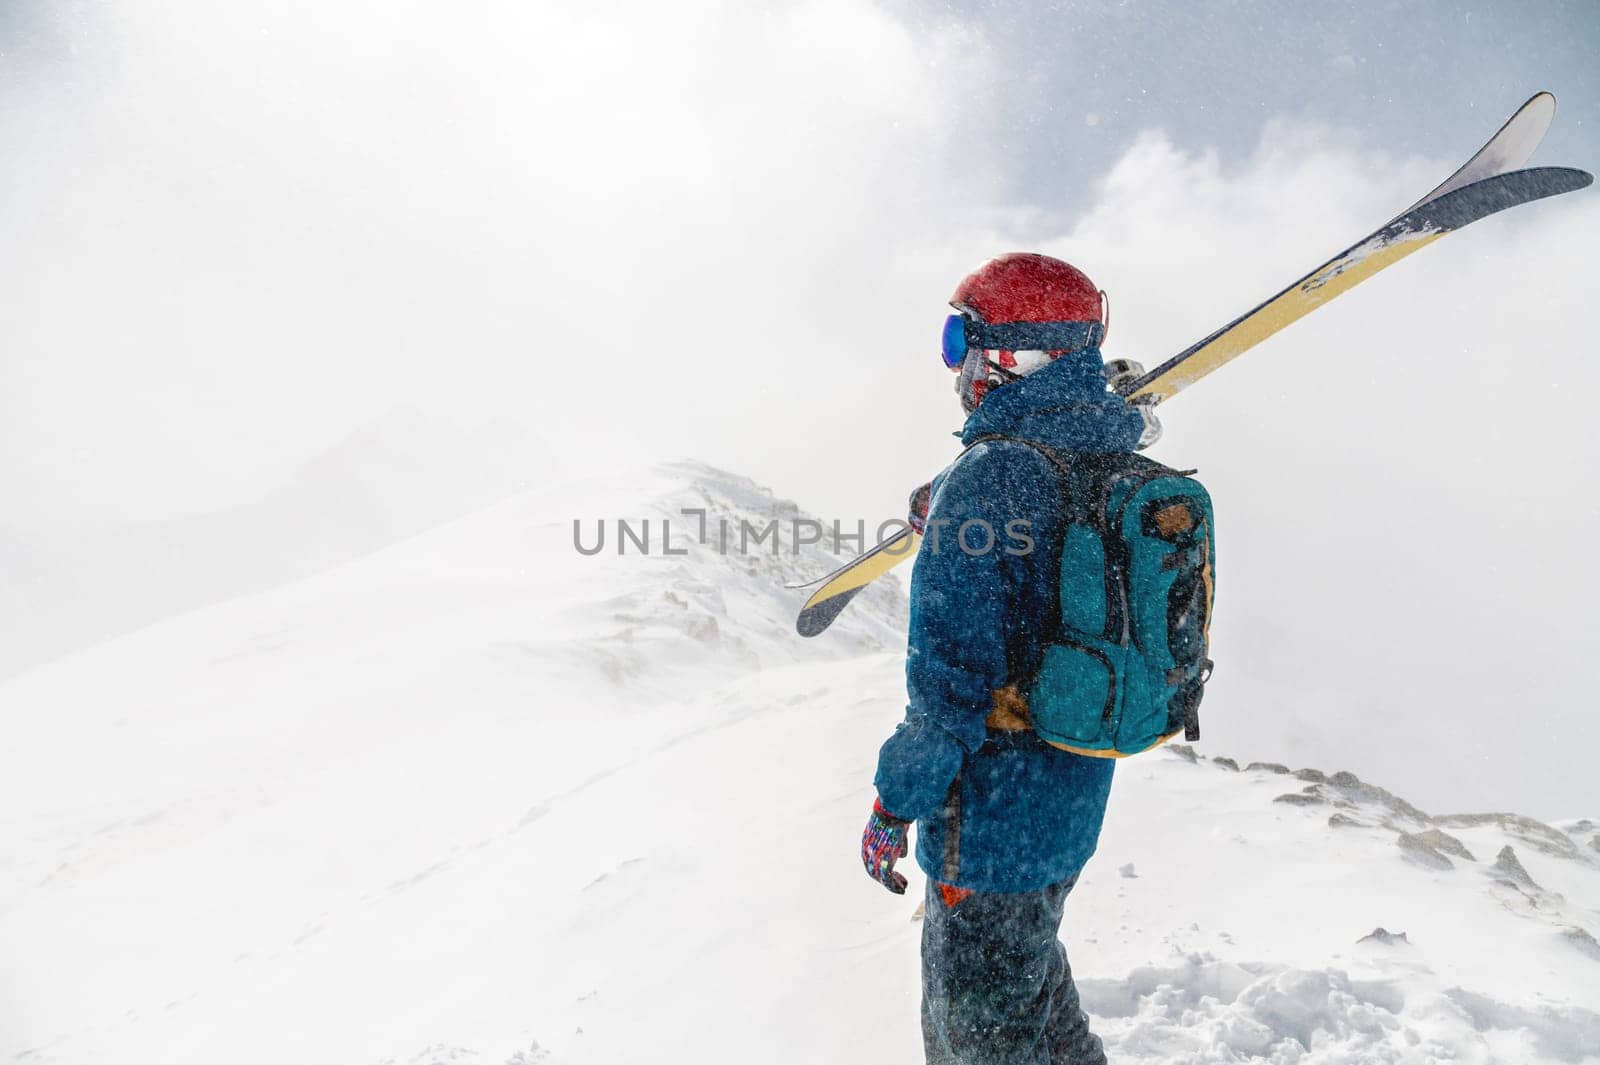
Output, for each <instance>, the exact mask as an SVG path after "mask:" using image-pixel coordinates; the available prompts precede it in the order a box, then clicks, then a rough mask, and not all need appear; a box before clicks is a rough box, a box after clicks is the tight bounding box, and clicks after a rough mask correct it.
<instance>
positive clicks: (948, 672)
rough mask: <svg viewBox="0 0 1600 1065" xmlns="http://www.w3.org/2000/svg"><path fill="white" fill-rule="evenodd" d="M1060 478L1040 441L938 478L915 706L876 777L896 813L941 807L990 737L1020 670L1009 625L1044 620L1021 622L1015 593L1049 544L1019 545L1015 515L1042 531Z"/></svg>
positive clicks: (921, 565)
mask: <svg viewBox="0 0 1600 1065" xmlns="http://www.w3.org/2000/svg"><path fill="white" fill-rule="evenodd" d="M1041 467H1042V469H1041ZM1054 476H1055V474H1054V472H1053V469H1052V468H1051V467H1050V466H1049V465H1048V462H1047V460H1045V459H1044V458H1043V457H1042V456H1040V455H1039V454H1038V453H1037V452H1036V451H1034V450H1033V449H1032V448H1029V447H1026V446H1025V445H1019V444H1007V443H1003V442H995V443H986V444H982V445H980V446H979V447H977V448H974V449H973V450H972V451H970V452H968V453H967V454H966V455H965V456H963V458H962V459H960V460H959V461H958V462H957V463H956V464H955V465H954V466H952V467H951V468H950V470H948V471H947V472H946V474H945V475H944V477H943V478H942V480H941V482H940V484H939V485H937V486H936V491H935V493H934V498H933V500H932V503H931V506H930V508H929V512H928V531H927V533H925V534H924V537H923V542H922V547H921V550H920V551H919V552H918V554H917V559H916V567H915V569H914V570H913V571H912V575H911V627H910V639H909V646H908V648H907V653H906V691H907V695H908V697H909V705H908V706H907V707H906V716H905V720H904V721H903V722H902V723H901V724H900V725H899V726H898V727H897V728H896V729H895V731H894V733H893V734H892V735H891V736H890V737H889V739H888V740H887V741H886V742H885V743H884V745H883V747H882V748H881V749H880V751H879V753H878V772H877V775H876V777H875V779H874V783H875V784H876V785H877V788H878V795H879V798H880V799H881V800H882V802H883V806H884V808H885V809H887V810H888V811H890V812H891V813H892V814H894V815H895V816H896V817H901V818H904V819H906V820H908V821H916V820H921V819H923V818H925V817H927V816H929V815H931V814H933V813H934V812H936V811H937V810H938V809H939V808H940V807H941V806H942V805H943V803H944V800H945V795H946V793H947V792H948V791H949V788H950V783H951V781H953V780H954V779H955V777H956V774H957V773H958V772H959V771H960V769H961V765H962V762H963V760H964V759H965V757H966V756H967V755H968V754H969V753H971V752H973V751H976V750H977V749H978V748H979V747H981V746H982V745H983V742H984V738H985V726H984V722H985V719H986V718H987V717H988V715H989V711H990V709H991V706H992V700H993V695H992V693H993V691H994V690H995V689H996V688H1000V687H1003V686H1004V685H1005V684H1006V683H1007V682H1008V680H1009V679H1010V678H1009V677H1008V675H1007V674H1008V661H1010V660H1014V657H1013V658H1008V654H1007V647H1008V642H1009V641H1008V632H1009V633H1015V632H1016V631H1017V623H1018V621H1019V620H1020V621H1022V623H1023V627H1024V628H1025V629H1032V630H1035V631H1036V630H1037V629H1038V628H1039V627H1040V626H1038V625H1036V624H1031V623H1030V619H1027V618H1020V619H1019V616H1018V611H1017V609H1016V608H1017V607H1018V605H1019V604H1018V595H1017V590H1018V589H1019V588H1020V587H1021V586H1022V582H1024V581H1025V580H1027V579H1028V576H1029V574H1030V573H1032V572H1036V569H1035V565H1034V564H1035V563H1036V562H1037V561H1038V559H1037V558H1036V557H1034V556H1036V555H1037V554H1038V552H1040V551H1041V550H1042V549H1045V548H1046V544H1045V543H1043V542H1039V541H1038V538H1037V535H1036V536H1035V540H1036V542H1035V543H1034V544H1033V552H1034V555H1033V556H1024V555H1018V554H1016V553H1015V552H1016V551H1017V550H1020V549H1021V547H1022V543H1021V541H1020V540H1019V539H1017V538H1015V537H1014V536H1012V535H1010V534H1009V533H1008V523H1011V522H1013V521H1014V520H1017V519H1022V520H1025V521H1029V522H1030V528H1032V526H1033V522H1032V518H1033V515H1034V514H1035V513H1036V512H1037V510H1038V508H1039V504H1040V495H1041V493H1045V492H1048V493H1050V495H1051V497H1052V498H1053V497H1055V494H1056V493H1057V492H1059V488H1058V487H1057V486H1055V485H1054V484H1053V483H1052V478H1054ZM963 529H965V530H966V532H965V534H964V535H963V533H962V530H963ZM991 530H992V532H993V543H992V544H988V541H989V532H990V531H991ZM1035 532H1037V530H1035ZM963 544H965V546H966V548H967V549H963ZM986 544H987V545H988V550H977V549H979V548H983V547H984V546H985V545H986ZM1008 548H1010V549H1011V551H1009V552H1008V550H1007V549H1008Z"/></svg>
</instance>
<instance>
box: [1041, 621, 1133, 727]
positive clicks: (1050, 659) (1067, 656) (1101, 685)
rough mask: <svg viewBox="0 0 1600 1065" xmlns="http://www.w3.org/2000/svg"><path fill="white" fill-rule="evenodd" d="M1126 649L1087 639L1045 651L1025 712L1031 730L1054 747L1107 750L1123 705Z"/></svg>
mask: <svg viewBox="0 0 1600 1065" xmlns="http://www.w3.org/2000/svg"><path fill="white" fill-rule="evenodd" d="M1124 654H1125V650H1124V648H1121V647H1118V646H1117V645H1115V644H1112V643H1108V642H1107V641H1104V640H1096V639H1093V638H1090V637H1079V638H1076V639H1073V638H1068V639H1064V640H1063V641H1062V642H1060V643H1053V644H1050V645H1049V646H1048V647H1046V648H1045V651H1044V658H1043V660H1042V661H1041V662H1040V664H1039V672H1038V674H1037V675H1036V676H1035V677H1034V681H1033V685H1032V686H1031V687H1030V688H1029V689H1028V708H1029V713H1030V714H1031V716H1032V721H1033V730H1034V731H1035V732H1037V733H1038V734H1039V736H1040V738H1041V739H1043V740H1044V741H1045V742H1046V743H1051V744H1054V745H1056V746H1058V747H1060V746H1065V747H1071V748H1082V749H1084V750H1089V751H1109V750H1110V749H1111V747H1112V739H1113V737H1114V736H1115V735H1116V729H1117V714H1118V710H1119V706H1120V703H1121V694H1122V693H1121V691H1120V686H1119V684H1118V678H1119V677H1120V676H1121V675H1122V672H1123V669H1122V665H1123V662H1122V659H1123V657H1124Z"/></svg>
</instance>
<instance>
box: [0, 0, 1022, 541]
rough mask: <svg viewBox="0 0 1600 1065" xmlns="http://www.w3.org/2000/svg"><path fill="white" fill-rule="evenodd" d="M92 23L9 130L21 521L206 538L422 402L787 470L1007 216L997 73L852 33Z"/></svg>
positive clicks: (547, 20) (532, 22)
mask: <svg viewBox="0 0 1600 1065" xmlns="http://www.w3.org/2000/svg"><path fill="white" fill-rule="evenodd" d="M98 12H99V17H100V18H101V19H102V21H101V22H99V23H96V24H93V25H90V26H86V27H77V28H76V29H75V31H74V32H75V33H76V34H77V35H78V37H79V38H80V40H79V43H81V44H82V50H81V55H82V56H83V57H86V58H82V59H81V60H79V61H72V60H66V61H62V62H60V63H55V64H42V65H41V66H40V68H39V70H38V71H37V72H36V76H35V79H34V80H33V81H31V82H29V83H28V84H26V85H25V86H21V87H19V88H17V89H16V93H15V94H14V95H13V96H12V102H13V106H12V107H11V108H9V109H8V110H7V112H6V119H5V121H6V123H7V132H8V133H9V134H10V138H9V139H10V141H11V142H12V144H13V145H14V146H15V148H14V150H13V151H11V152H9V153H8V155H7V157H6V159H5V161H4V162H3V163H0V188H3V189H4V190H5V191H6V192H7V193H8V199H9V202H12V203H14V204H18V205H21V209H20V210H18V211H16V212H13V213H11V214H9V215H8V216H7V218H6V219H5V220H4V221H3V222H0V238H3V239H4V240H5V243H6V247H7V255H6V256H5V257H4V259H3V261H0V284H3V285H4V289H5V291H6V292H7V293H8V294H9V313H8V314H7V315H6V319H5V322H4V326H5V329H4V334H3V335H4V339H5V347H6V351H7V355H6V364H7V375H8V382H7V383H8V387H7V389H6V390H5V393H4V396H3V397H0V424H3V425H4V429H3V430H0V432H3V433H4V434H5V435H4V438H3V443H4V444H5V445H6V446H5V448H4V454H5V455H6V456H7V459H6V460H5V461H4V462H3V463H0V494H3V497H4V498H5V500H6V503H5V512H4V515H3V516H4V518H7V519H10V520H12V521H14V522H22V523H35V524H37V523H48V522H50V521H57V520H65V519H70V520H80V521H110V520H116V519H118V518H121V517H127V516H131V515H149V516H156V515H163V514H165V513H168V512H170V511H173V510H181V509H185V508H190V509H193V508H203V507H205V506H208V505H214V504H215V503H216V502H217V501H218V498H219V497H220V496H225V495H227V494H228V493H229V492H230V491H234V490H239V486H240V485H241V484H250V483H251V476H252V473H253V472H254V471H265V470H268V469H271V468H273V466H274V465H275V464H278V463H281V462H282V461H283V460H285V459H286V458H289V457H290V456H292V455H298V454H301V453H304V452H305V451H307V450H310V449H313V448H315V447H317V446H319V445H321V444H322V443H323V442H325V441H327V440H330V439H333V438H336V437H338V436H339V435H341V434H342V433H343V432H345V431H348V429H349V428H350V427H351V426H352V425H353V424H356V423H359V422H360V421H363V420H365V419H367V418H370V417H373V416H376V415H378V414H380V413H382V412H383V411H384V410H387V409H389V408H391V407H394V406H396V405H403V404H411V403H426V404H429V405H432V406H435V407H438V408H442V409H445V410H447V411H451V412H454V413H456V414H458V415H459V416H461V417H463V418H468V419H485V418H489V417H493V416H496V415H500V414H508V413H509V414H516V415H519V416H521V417H523V418H525V419H527V420H529V421H532V422H535V423H537V424H539V425H541V426H542V427H543V428H544V430H545V432H546V433H547V434H548V435H550V436H552V437H556V438H559V439H562V440H566V441H571V442H572V450H573V451H574V452H579V453H582V454H585V455H594V454H597V453H598V454H605V453H607V452H611V451H615V450H618V449H630V448H631V449H632V450H634V451H666V452H667V453H677V452H681V451H697V450H698V451H716V450H719V449H723V448H726V447H728V446H729V444H730V442H732V441H734V440H736V439H738V438H739V437H740V436H742V435H743V434H744V433H745V432H746V426H747V425H748V420H749V418H750V417H751V416H752V414H756V415H758V416H759V415H762V414H772V415H773V416H774V417H773V418H771V419H770V424H769V425H768V430H769V432H770V436H771V450H772V451H774V452H779V451H785V450H787V451H789V452H791V453H792V452H793V451H794V450H795V439H796V438H797V437H802V438H816V437H817V436H818V435H819V434H818V433H817V429H818V421H817V419H816V418H815V417H812V416H810V415H808V414H807V413H805V412H806V408H808V407H816V408H818V409H819V410H823V409H825V407H826V399H827V396H828V394H829V393H830V392H831V391H833V390H835V389H836V388H837V387H838V386H839V385H840V384H842V383H844V382H847V381H849V380H850V379H852V378H853V377H854V376H856V374H857V367H859V366H862V365H868V366H870V364H872V363H874V361H875V360H876V359H877V358H878V357H879V353H881V352H883V351H886V350H890V349H891V348H892V347H893V346H894V345H896V344H898V342H899V338H898V336H897V335H895V334H893V333H892V332H890V330H889V329H888V328H885V326H884V324H883V317H882V314H881V308H882V305H883V303H884V299H883V296H882V289H883V286H884V281H885V271H886V264H887V263H889V262H892V261H893V260H895V259H896V257H897V256H899V255H900V254H901V253H902V250H903V248H904V246H905V245H904V242H903V241H901V240H899V239H898V238H899V237H900V236H901V235H902V234H904V233H906V232H908V231H915V232H922V231H926V230H928V229H930V228H934V229H936V228H937V226H938V224H939V223H938V220H939V219H941V218H944V217H950V216H952V215H953V214H954V213H955V209H956V208H958V207H959V206H960V205H962V204H964V203H970V202H972V201H973V200H974V199H975V198H976V196H974V195H972V194H971V192H970V189H969V186H971V187H974V188H982V187H984V186H985V183H986V182H989V181H990V180H991V179H990V177H989V176H988V175H986V174H982V173H980V172H979V170H980V168H976V167H973V166H971V165H969V164H968V163H966V162H965V159H966V153H967V152H969V151H971V150H972V149H973V148H974V146H975V140H974V139H973V138H971V137H968V136H965V135H964V129H965V124H966V123H967V122H968V120H969V118H970V116H971V115H972V114H974V113H975V111H976V110H977V109H979V108H980V107H981V106H982V103H983V99H984V93H983V91H982V88H981V86H982V84H983V79H982V78H981V77H977V78H975V79H974V80H971V81H970V82H969V83H968V84H961V83H959V82H957V81H956V80H955V79H953V78H952V76H951V71H952V69H953V68H955V67H956V66H957V62H958V60H959V67H960V69H961V70H962V71H963V72H964V73H965V74H966V75H967V76H968V77H969V78H973V76H974V74H976V73H979V72H981V69H982V65H983V63H984V49H983V43H982V41H981V39H980V38H979V37H977V36H976V35H975V34H972V33H971V32H970V31H967V30H965V29H963V28H962V27H961V26H960V25H958V24H956V23H954V22H951V23H948V24H939V25H935V26H933V27H931V28H927V27H924V28H920V29H918V30H917V31H915V32H913V31H912V30H910V29H908V28H907V27H906V26H905V25H903V24H902V23H901V22H899V21H897V20H896V19H895V18H894V17H892V16H891V15H890V14H888V13H887V12H886V11H885V9H883V8H881V7H879V6H877V5H874V4H871V3H864V2H849V0H822V2H812V3H794V4H784V5H776V6H770V7H767V8H765V9H761V10H757V9H753V8H752V9H744V8H738V7H728V6H727V5H719V4H713V3H709V2H707V3H689V4H684V5H674V6H673V7H671V8H670V9H668V8H663V7H661V6H660V5H651V4H644V3H636V4H622V5H608V6H605V7H595V6H593V5H581V4H562V3H549V4H540V5H519V4H511V3H497V4H473V5H461V6H458V7H457V8H455V9H452V12H451V15H450V17H449V18H448V19H443V18H441V17H440V16H439V14H438V10H437V8H436V7H433V6H427V5H422V4H418V3H384V4H376V3H366V2H347V3H343V4H338V5H330V4H323V3H318V4H308V3H288V4H281V5H271V6H270V7H269V8H266V9H263V8H260V7H259V6H258V5H242V4H216V3H209V2H207V3H201V2H199V0H190V2H179V3H171V4H158V3H154V2H137V3H131V4H128V5H120V6H118V7H116V8H114V9H98ZM977 154H979V155H980V156H981V155H982V152H981V151H979V152H978V153H977ZM874 372H879V371H878V370H876V368H872V369H869V370H868V371H867V377H868V378H870V377H871V375H872V373H874Z"/></svg>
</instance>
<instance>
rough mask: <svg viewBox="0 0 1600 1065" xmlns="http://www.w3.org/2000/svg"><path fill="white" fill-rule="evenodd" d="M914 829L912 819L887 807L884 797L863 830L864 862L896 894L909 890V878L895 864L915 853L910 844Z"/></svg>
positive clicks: (873, 805) (862, 856) (875, 805)
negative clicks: (909, 840)
mask: <svg viewBox="0 0 1600 1065" xmlns="http://www.w3.org/2000/svg"><path fill="white" fill-rule="evenodd" d="M910 828H911V822H910V821H902V820H900V819H899V818H898V817H896V816H895V815H894V814H891V813H890V812H889V811H888V810H885V809H884V808H883V800H882V799H878V800H876V801H874V802H873V804H872V817H871V818H870V819H869V820H868V821H867V830H866V831H865V832H863V833H861V864H862V865H864V866H866V869H867V875H868V876H870V877H872V879H874V880H876V881H877V882H878V883H880V884H882V885H883V886H884V887H886V888H888V889H889V890H890V891H892V892H894V893H895V894H896V895H904V894H905V893H906V878H905V877H903V876H901V875H900V874H899V873H897V872H895V871H894V863H895V861H896V859H899V858H904V857H905V856H906V855H907V854H909V853H910V852H911V848H910V847H909V846H907V844H906V832H907V830H908V829H910Z"/></svg>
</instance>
